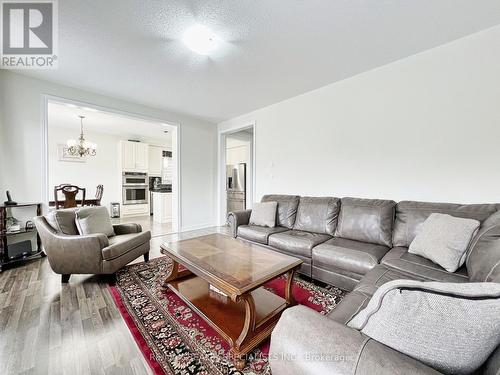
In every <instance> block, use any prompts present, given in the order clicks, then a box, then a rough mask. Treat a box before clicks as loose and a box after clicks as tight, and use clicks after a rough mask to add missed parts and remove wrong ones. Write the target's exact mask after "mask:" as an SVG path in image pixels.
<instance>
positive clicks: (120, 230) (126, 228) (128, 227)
mask: <svg viewBox="0 0 500 375" xmlns="http://www.w3.org/2000/svg"><path fill="white" fill-rule="evenodd" d="M113 230H114V231H115V234H116V235H117V236H119V235H121V234H129V233H140V232H142V227H141V226H140V224H136V223H125V224H113Z"/></svg>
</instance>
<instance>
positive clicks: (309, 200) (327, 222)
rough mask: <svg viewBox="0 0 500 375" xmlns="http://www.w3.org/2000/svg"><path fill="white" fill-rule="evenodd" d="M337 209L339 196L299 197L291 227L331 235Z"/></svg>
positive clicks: (336, 216) (335, 222)
mask: <svg viewBox="0 0 500 375" xmlns="http://www.w3.org/2000/svg"><path fill="white" fill-rule="evenodd" d="M339 209H340V199H339V198H333V197H301V198H300V203H299V208H298V210H297V218H296V219H295V224H294V226H293V229H295V230H303V231H307V232H314V233H321V234H329V235H331V236H333V234H334V233H335V228H336V227H337V219H338V217H339Z"/></svg>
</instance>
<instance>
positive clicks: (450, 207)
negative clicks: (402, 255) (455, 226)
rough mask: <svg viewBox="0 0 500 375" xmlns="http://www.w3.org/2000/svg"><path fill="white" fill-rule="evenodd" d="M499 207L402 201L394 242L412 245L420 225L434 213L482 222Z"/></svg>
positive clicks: (397, 212) (398, 244)
mask: <svg viewBox="0 0 500 375" xmlns="http://www.w3.org/2000/svg"><path fill="white" fill-rule="evenodd" d="M498 208H499V206H498V205H496V204H455V203H432V202H414V201H402V202H399V203H398V204H397V206H396V221H395V222H394V232H393V235H392V243H393V246H394V247H397V246H403V247H408V246H410V244H411V242H412V241H413V239H414V238H415V236H416V235H417V230H418V229H419V226H420V225H421V224H422V223H423V222H424V221H425V220H426V219H427V218H428V217H429V216H430V214H432V213H440V214H448V215H451V216H456V217H463V218H467V219H476V220H479V221H480V222H481V223H482V222H483V221H484V220H486V219H487V218H488V217H489V216H490V215H491V214H493V213H494V212H496V211H497V209H498Z"/></svg>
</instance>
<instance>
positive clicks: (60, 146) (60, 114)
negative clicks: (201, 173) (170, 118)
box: [45, 98, 179, 237]
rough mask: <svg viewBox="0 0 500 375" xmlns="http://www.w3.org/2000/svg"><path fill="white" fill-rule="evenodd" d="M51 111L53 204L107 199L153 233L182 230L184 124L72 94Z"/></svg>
mask: <svg viewBox="0 0 500 375" xmlns="http://www.w3.org/2000/svg"><path fill="white" fill-rule="evenodd" d="M46 113H47V118H46V158H47V159H46V161H47V163H46V165H47V168H46V178H45V184H46V204H47V205H48V207H49V209H61V208H64V207H74V206H77V207H80V206H92V205H100V206H105V207H107V208H108V211H109V213H110V216H111V218H112V221H113V222H114V223H137V224H140V225H141V226H142V227H143V230H150V231H151V235H152V236H153V237H156V236H161V235H165V234H169V233H173V232H178V228H179V217H178V212H179V194H178V190H179V178H178V176H179V170H178V161H177V160H178V125H176V124H170V123H165V122H161V121H155V120H154V119H146V118H143V117H140V116H134V115H133V114H127V113H121V112H116V111H113V110H111V109H109V110H108V109H105V108H100V107H94V106H91V105H88V104H82V103H78V102H73V101H68V100H65V99H64V100H58V99H52V98H51V99H48V100H47V112H46ZM67 186H71V188H65V187H67ZM68 192H69V193H68Z"/></svg>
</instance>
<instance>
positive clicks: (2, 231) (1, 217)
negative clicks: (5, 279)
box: [0, 203, 45, 272]
mask: <svg viewBox="0 0 500 375" xmlns="http://www.w3.org/2000/svg"><path fill="white" fill-rule="evenodd" d="M21 207H36V215H37V216H39V215H41V213H42V204H41V203H19V204H16V205H13V206H10V205H9V206H6V205H4V204H0V272H2V270H3V269H4V268H5V266H7V265H9V264H11V263H16V262H21V261H26V260H30V259H35V258H39V257H44V256H45V253H44V252H43V250H42V242H41V240H40V236H39V235H38V233H37V231H36V228H33V229H26V228H21V230H19V231H15V232H7V214H8V211H9V210H10V211H11V212H12V211H14V212H15V211H16V209H17V208H21ZM11 214H12V213H11ZM29 233H32V234H33V236H36V248H35V249H31V251H28V250H27V251H24V252H22V253H20V254H17V255H12V254H10V253H9V243H12V242H14V241H12V240H13V237H15V236H20V235H27V234H29Z"/></svg>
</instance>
